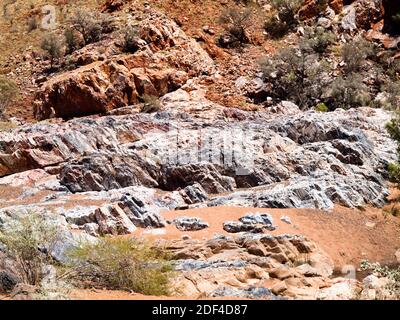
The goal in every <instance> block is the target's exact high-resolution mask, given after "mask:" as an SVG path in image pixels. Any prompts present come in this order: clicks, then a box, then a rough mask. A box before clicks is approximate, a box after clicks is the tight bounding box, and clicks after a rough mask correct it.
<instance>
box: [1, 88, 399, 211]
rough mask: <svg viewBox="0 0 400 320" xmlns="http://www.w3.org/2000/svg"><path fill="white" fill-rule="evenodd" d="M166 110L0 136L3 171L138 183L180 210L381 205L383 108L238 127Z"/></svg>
mask: <svg viewBox="0 0 400 320" xmlns="http://www.w3.org/2000/svg"><path fill="white" fill-rule="evenodd" d="M178 91H179V90H178ZM197 98H198V99H199V100H198V101H199V103H200V104H203V103H204V100H203V99H204V97H202V96H196V95H193V94H192V95H190V96H189V95H187V96H186V95H182V96H181V99H183V100H181V102H179V103H177V105H178V106H179V105H180V104H182V105H184V104H185V103H184V101H188V103H189V104H191V103H193V104H194V103H195V101H196V100H192V99H197ZM184 99H188V100H184ZM170 101H176V100H172V99H171V100H170ZM170 103H172V102H166V103H165V104H164V106H163V110H162V111H161V112H159V113H157V114H152V115H148V114H127V115H121V116H105V117H101V118H82V119H76V120H71V121H68V122H66V123H58V124H57V123H54V124H45V123H39V124H36V125H31V126H25V127H21V128H19V129H17V130H15V131H13V132H12V133H7V132H4V133H1V134H0V141H1V146H2V153H0V173H1V174H2V175H8V174H12V173H15V172H21V171H26V170H29V169H39V168H41V169H45V171H47V172H49V173H52V174H55V173H59V182H60V183H61V186H59V187H58V188H61V187H63V188H66V189H68V190H69V191H71V192H73V193H77V192H88V191H97V192H99V191H109V190H118V189H121V188H125V187H130V186H145V187H149V188H160V189H163V190H165V191H175V190H181V196H183V197H186V200H185V202H186V203H191V204H194V203H201V202H205V203H208V204H209V205H211V206H215V205H245V206H256V207H279V208H286V207H307V208H320V209H329V208H332V207H333V205H334V204H335V203H337V204H341V205H344V206H348V207H358V206H363V205H365V204H373V205H375V206H382V205H383V204H384V203H385V197H386V196H387V194H388V188H387V185H386V182H385V179H386V178H388V174H387V165H388V164H389V163H390V162H392V161H394V160H395V159H396V154H395V145H394V143H393V141H392V140H391V139H390V138H389V137H388V135H387V133H386V130H385V129H384V124H385V123H386V122H387V121H388V120H389V119H390V117H391V116H390V114H389V113H387V112H385V111H382V110H379V109H368V108H359V109H352V110H349V111H344V110H337V111H335V112H329V113H318V112H314V111H307V112H298V113H294V114H280V113H278V114H275V113H274V114H271V113H268V112H258V113H252V114H251V115H250V114H249V115H245V118H243V119H242V120H237V119H231V118H227V117H226V114H225V112H224V108H223V107H220V106H219V107H217V108H215V109H213V113H211V114H210V115H209V116H208V117H207V116H201V115H202V114H204V113H207V112H208V109H207V108H206V109H205V110H204V111H203V112H201V111H200V109H199V111H198V112H196V113H195V115H191V114H190V113H185V112H184V111H182V110H181V109H179V108H178V111H173V109H172V105H171V104H170ZM172 104H173V103H172ZM195 186H197V187H195ZM238 188H240V189H241V190H240V191H237V190H236V189H238ZM220 193H224V195H223V196H221V195H219V194H220ZM207 194H213V195H214V196H213V197H212V198H211V199H209V196H208V195H207Z"/></svg>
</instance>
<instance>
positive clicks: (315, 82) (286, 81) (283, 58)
mask: <svg viewBox="0 0 400 320" xmlns="http://www.w3.org/2000/svg"><path fill="white" fill-rule="evenodd" d="M305 42H306V40H305V39H304V43H303V45H302V46H300V47H299V48H284V49H281V50H280V51H279V52H278V53H277V54H276V55H275V56H273V57H272V58H264V59H263V60H261V62H260V65H261V70H262V72H263V75H264V79H265V81H267V82H269V83H271V84H272V89H271V91H270V94H271V96H272V97H274V98H276V99H281V98H284V99H286V100H291V101H293V102H295V103H296V104H298V105H299V106H300V107H301V108H303V109H305V108H307V107H309V106H311V105H316V104H317V103H319V102H320V100H321V98H322V96H323V94H324V88H325V87H326V85H327V84H328V81H329V77H328V76H327V73H328V72H329V66H327V65H326V63H324V62H323V61H321V60H319V59H318V57H317V55H316V53H315V52H312V51H310V48H311V47H312V46H311V45H305Z"/></svg>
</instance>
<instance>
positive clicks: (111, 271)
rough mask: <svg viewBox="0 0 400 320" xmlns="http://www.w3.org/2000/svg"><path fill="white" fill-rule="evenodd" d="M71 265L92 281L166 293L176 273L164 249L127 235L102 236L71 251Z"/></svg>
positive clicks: (143, 291) (126, 288) (116, 288)
mask: <svg viewBox="0 0 400 320" xmlns="http://www.w3.org/2000/svg"><path fill="white" fill-rule="evenodd" d="M71 260H72V261H73V262H72V265H71V267H72V268H73V269H74V270H75V271H76V272H77V274H79V277H81V278H83V279H84V280H86V281H89V282H90V284H91V285H94V286H99V287H105V288H108V289H114V290H132V291H134V292H138V293H143V294H147V295H166V294H168V292H169V281H170V279H171V277H172V266H171V263H170V261H169V257H168V255H167V254H166V253H165V252H164V251H163V250H162V249H161V248H155V247H152V246H150V245H149V244H148V243H146V242H141V241H138V240H134V239H127V238H109V237H108V238H101V239H100V240H99V241H98V242H97V243H95V244H93V243H85V244H82V245H81V246H80V247H79V248H77V249H74V250H73V251H72V252H71Z"/></svg>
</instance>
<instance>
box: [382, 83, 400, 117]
mask: <svg viewBox="0 0 400 320" xmlns="http://www.w3.org/2000/svg"><path fill="white" fill-rule="evenodd" d="M382 89H383V91H384V92H386V97H387V106H386V107H387V108H388V109H390V110H400V81H389V82H388V83H386V84H385V85H384V86H383V88H382Z"/></svg>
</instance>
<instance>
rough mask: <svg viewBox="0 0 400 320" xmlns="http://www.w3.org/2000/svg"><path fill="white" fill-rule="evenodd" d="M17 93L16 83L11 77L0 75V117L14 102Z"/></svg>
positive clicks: (0, 117)
mask: <svg viewBox="0 0 400 320" xmlns="http://www.w3.org/2000/svg"><path fill="white" fill-rule="evenodd" d="M18 95H19V88H18V86H17V84H16V83H15V82H14V81H12V80H11V79H8V78H6V77H3V76H0V119H3V118H4V111H5V109H6V108H7V107H8V106H10V105H11V104H12V103H13V102H15V100H16V99H17V97H18Z"/></svg>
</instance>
